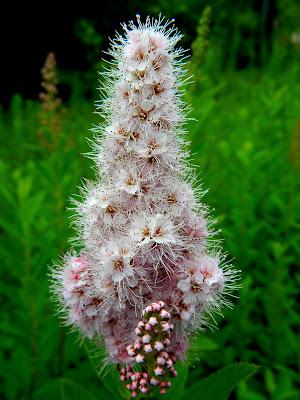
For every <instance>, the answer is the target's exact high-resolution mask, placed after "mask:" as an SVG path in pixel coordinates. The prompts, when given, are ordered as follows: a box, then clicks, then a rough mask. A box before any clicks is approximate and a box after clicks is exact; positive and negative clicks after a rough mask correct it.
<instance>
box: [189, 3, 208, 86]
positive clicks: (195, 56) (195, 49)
mask: <svg viewBox="0 0 300 400" xmlns="http://www.w3.org/2000/svg"><path fill="white" fill-rule="evenodd" d="M210 23H211V7H210V6H207V7H206V8H205V9H204V11H203V13H202V15H201V18H200V19H199V24H198V26H197V31H196V32H197V36H196V39H195V40H194V42H193V43H192V58H191V61H190V71H191V73H192V74H193V79H194V81H195V82H194V84H193V85H192V89H193V90H199V84H200V83H201V80H202V79H203V76H202V74H201V72H200V68H201V66H202V65H203V64H204V62H205V58H206V54H207V51H208V49H209V45H210V42H209V32H210Z"/></svg>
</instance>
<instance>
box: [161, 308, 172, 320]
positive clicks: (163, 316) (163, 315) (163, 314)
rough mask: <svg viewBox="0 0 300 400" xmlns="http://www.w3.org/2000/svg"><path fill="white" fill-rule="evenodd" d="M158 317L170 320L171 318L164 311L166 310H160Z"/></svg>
mask: <svg viewBox="0 0 300 400" xmlns="http://www.w3.org/2000/svg"><path fill="white" fill-rule="evenodd" d="M159 315H160V316H161V318H163V319H170V318H171V314H170V313H169V312H168V311H166V310H164V309H163V310H161V312H160V313H159Z"/></svg>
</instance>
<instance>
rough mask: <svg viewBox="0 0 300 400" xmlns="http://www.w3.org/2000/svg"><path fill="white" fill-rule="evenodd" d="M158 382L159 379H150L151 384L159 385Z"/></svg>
mask: <svg viewBox="0 0 300 400" xmlns="http://www.w3.org/2000/svg"><path fill="white" fill-rule="evenodd" d="M157 384H158V380H157V379H155V378H151V379H150V385H152V386H157Z"/></svg>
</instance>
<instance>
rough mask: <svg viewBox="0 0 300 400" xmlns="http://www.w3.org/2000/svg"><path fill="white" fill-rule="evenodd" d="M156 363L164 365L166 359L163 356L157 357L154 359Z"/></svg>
mask: <svg viewBox="0 0 300 400" xmlns="http://www.w3.org/2000/svg"><path fill="white" fill-rule="evenodd" d="M156 362H157V365H164V364H165V363H166V360H165V359H164V358H163V357H157V359H156Z"/></svg>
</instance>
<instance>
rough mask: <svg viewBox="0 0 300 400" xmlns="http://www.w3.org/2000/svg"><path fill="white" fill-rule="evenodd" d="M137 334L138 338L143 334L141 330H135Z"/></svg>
mask: <svg viewBox="0 0 300 400" xmlns="http://www.w3.org/2000/svg"><path fill="white" fill-rule="evenodd" d="M135 334H136V335H137V336H139V335H141V334H142V332H141V330H140V328H135Z"/></svg>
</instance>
